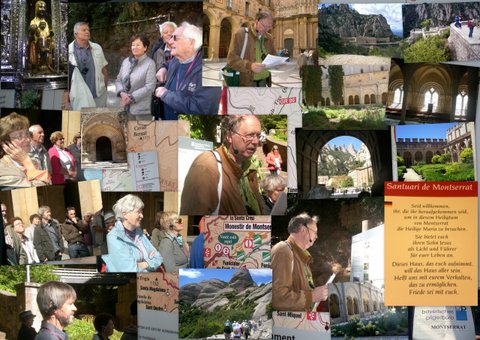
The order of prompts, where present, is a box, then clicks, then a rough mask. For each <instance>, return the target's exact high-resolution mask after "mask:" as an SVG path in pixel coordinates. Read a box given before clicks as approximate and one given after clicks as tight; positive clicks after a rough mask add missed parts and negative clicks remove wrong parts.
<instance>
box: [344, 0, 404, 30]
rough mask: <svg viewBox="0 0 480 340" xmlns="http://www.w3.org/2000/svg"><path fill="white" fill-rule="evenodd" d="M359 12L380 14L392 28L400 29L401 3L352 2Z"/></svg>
mask: <svg viewBox="0 0 480 340" xmlns="http://www.w3.org/2000/svg"><path fill="white" fill-rule="evenodd" d="M352 7H353V8H354V9H355V10H356V11H357V12H358V13H360V14H381V15H383V16H384V17H385V19H387V22H388V24H389V25H390V27H391V28H392V29H394V30H402V29H403V23H402V4H352Z"/></svg>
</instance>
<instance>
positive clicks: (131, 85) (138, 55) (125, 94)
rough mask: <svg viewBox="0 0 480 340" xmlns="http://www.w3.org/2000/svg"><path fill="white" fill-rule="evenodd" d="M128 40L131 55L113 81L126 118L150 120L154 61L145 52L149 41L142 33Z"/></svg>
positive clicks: (153, 86)
mask: <svg viewBox="0 0 480 340" xmlns="http://www.w3.org/2000/svg"><path fill="white" fill-rule="evenodd" d="M130 41H131V51H132V55H131V56H130V57H128V58H126V59H125V60H124V61H123V63H122V67H121V68H120V72H118V76H117V80H116V81H115V87H116V91H117V96H118V97H120V102H121V105H122V106H123V107H124V108H125V110H126V111H127V114H128V119H130V120H152V115H151V108H150V105H151V99H152V94H153V91H155V85H156V79H155V62H154V61H153V60H152V59H151V58H150V57H148V56H147V54H146V52H147V49H148V46H149V45H150V42H149V40H148V38H147V37H146V36H145V35H143V34H136V35H134V36H133V37H132V38H131V39H130Z"/></svg>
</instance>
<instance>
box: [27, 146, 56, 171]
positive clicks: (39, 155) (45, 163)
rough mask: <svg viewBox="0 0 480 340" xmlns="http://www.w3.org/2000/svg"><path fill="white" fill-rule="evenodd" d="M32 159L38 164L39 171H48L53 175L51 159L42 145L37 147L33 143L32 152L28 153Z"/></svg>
mask: <svg viewBox="0 0 480 340" xmlns="http://www.w3.org/2000/svg"><path fill="white" fill-rule="evenodd" d="M28 155H29V156H30V158H31V159H32V160H34V161H35V162H36V163H37V164H38V170H48V172H49V173H50V174H51V173H52V166H51V165H50V157H49V156H48V152H47V149H46V148H45V146H43V145H42V144H40V145H38V147H37V146H35V145H33V143H31V147H30V152H29V153H28Z"/></svg>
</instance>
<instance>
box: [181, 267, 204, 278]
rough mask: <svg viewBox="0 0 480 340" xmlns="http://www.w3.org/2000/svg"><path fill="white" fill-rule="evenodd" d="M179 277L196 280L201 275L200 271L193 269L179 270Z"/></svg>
mask: <svg viewBox="0 0 480 340" xmlns="http://www.w3.org/2000/svg"><path fill="white" fill-rule="evenodd" d="M180 276H185V277H188V278H189V279H198V278H199V277H202V276H203V274H202V272H201V271H200V270H195V269H180Z"/></svg>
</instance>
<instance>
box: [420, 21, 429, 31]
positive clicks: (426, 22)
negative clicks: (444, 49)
mask: <svg viewBox="0 0 480 340" xmlns="http://www.w3.org/2000/svg"><path fill="white" fill-rule="evenodd" d="M431 25H432V19H425V20H423V21H422V22H421V23H420V28H424V27H425V28H426V29H427V31H428V30H429V29H430V26H431Z"/></svg>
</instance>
